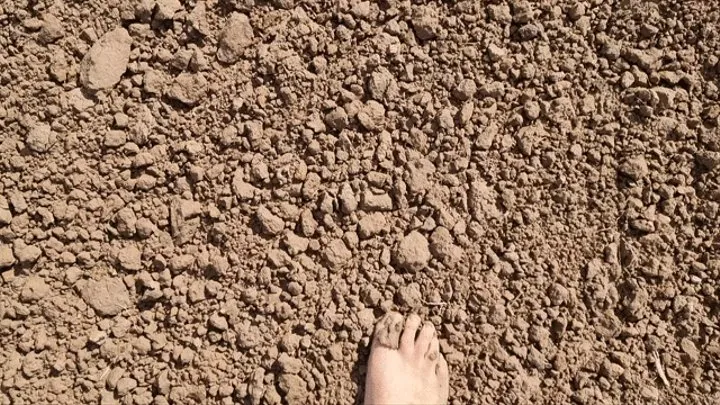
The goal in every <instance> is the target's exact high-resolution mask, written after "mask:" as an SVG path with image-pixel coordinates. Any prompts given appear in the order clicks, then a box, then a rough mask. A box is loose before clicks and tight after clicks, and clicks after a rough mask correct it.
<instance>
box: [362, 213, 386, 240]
mask: <svg viewBox="0 0 720 405" xmlns="http://www.w3.org/2000/svg"><path fill="white" fill-rule="evenodd" d="M385 228H387V220H385V215H384V214H382V213H380V212H375V213H372V214H370V215H366V216H364V217H363V218H362V219H361V220H360V222H358V235H360V237H361V238H363V239H367V238H370V237H373V236H375V235H377V234H379V233H381V232H383V231H384V230H385Z"/></svg>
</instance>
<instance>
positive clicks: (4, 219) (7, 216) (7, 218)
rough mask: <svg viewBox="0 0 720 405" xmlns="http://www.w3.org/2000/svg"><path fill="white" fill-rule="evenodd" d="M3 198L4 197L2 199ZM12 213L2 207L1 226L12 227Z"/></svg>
mask: <svg viewBox="0 0 720 405" xmlns="http://www.w3.org/2000/svg"><path fill="white" fill-rule="evenodd" d="M0 198H2V197H0ZM12 218H13V216H12V212H10V209H8V208H7V207H1V206H0V226H5V225H10V223H11V222H12Z"/></svg>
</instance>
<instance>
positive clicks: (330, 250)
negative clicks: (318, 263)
mask: <svg viewBox="0 0 720 405" xmlns="http://www.w3.org/2000/svg"><path fill="white" fill-rule="evenodd" d="M323 258H324V259H325V261H326V262H327V263H328V264H329V265H330V267H333V268H338V267H341V266H342V265H344V264H345V263H347V262H348V261H350V259H352V252H351V251H350V249H348V248H347V246H346V245H345V242H343V241H342V239H335V240H333V241H332V242H330V243H328V245H327V246H326V247H325V250H324V251H323Z"/></svg>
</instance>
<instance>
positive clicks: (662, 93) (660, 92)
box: [652, 87, 676, 110]
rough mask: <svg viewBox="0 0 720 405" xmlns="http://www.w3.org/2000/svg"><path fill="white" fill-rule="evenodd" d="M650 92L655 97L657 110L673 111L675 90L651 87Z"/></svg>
mask: <svg viewBox="0 0 720 405" xmlns="http://www.w3.org/2000/svg"><path fill="white" fill-rule="evenodd" d="M652 91H653V92H654V93H655V95H656V96H657V99H658V105H657V106H658V108H660V109H671V110H673V109H675V94H676V92H675V90H673V89H669V88H667V87H653V88H652Z"/></svg>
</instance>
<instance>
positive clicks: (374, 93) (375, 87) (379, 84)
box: [367, 67, 395, 100]
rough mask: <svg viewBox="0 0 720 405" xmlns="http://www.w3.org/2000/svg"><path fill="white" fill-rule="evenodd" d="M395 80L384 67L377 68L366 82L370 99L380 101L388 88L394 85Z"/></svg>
mask: <svg viewBox="0 0 720 405" xmlns="http://www.w3.org/2000/svg"><path fill="white" fill-rule="evenodd" d="M394 82H395V78H394V77H393V75H392V73H390V71H389V70H387V69H386V68H384V67H379V68H378V69H377V70H375V71H374V72H373V73H372V74H371V75H370V80H368V85H367V87H368V92H369V93H370V97H372V98H374V99H375V100H382V99H383V98H384V97H385V94H386V92H387V91H388V88H389V87H390V86H391V85H395V84H394Z"/></svg>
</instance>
